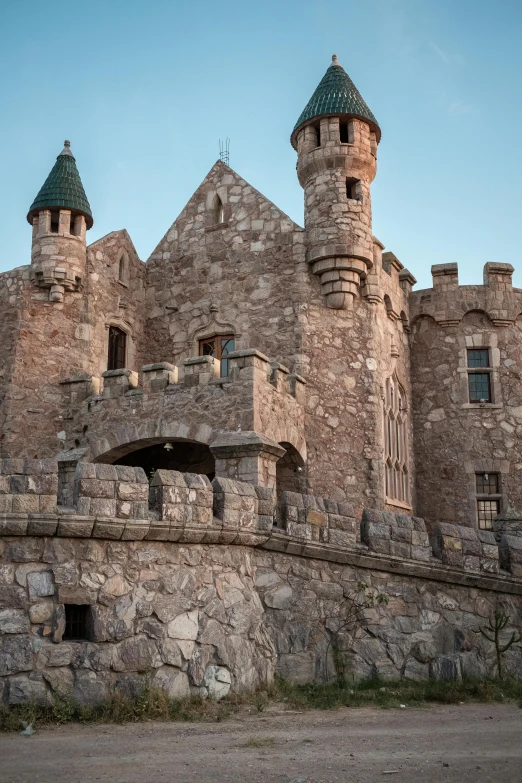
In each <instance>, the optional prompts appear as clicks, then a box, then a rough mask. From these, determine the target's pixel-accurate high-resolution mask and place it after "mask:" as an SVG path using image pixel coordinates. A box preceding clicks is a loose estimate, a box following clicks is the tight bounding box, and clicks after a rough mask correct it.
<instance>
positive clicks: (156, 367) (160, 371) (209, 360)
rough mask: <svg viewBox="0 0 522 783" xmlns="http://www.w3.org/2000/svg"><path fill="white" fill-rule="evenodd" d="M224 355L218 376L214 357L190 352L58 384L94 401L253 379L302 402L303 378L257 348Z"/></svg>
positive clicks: (76, 397)
mask: <svg viewBox="0 0 522 783" xmlns="http://www.w3.org/2000/svg"><path fill="white" fill-rule="evenodd" d="M227 359H228V361H229V366H230V372H229V374H228V375H227V376H225V377H221V376H220V362H219V361H218V360H217V359H214V358H213V357H212V356H194V357H191V358H189V359H185V360H184V361H183V363H182V364H181V365H180V366H176V365H173V364H170V363H168V362H156V363H154V364H145V365H144V366H143V367H142V368H141V373H138V372H136V371H134V370H130V369H127V368H124V369H120V370H107V371H105V372H104V373H102V375H101V378H99V377H96V376H89V375H75V376H71V377H69V378H65V379H64V380H63V381H62V385H63V386H64V390H65V393H66V395H67V397H68V400H69V401H70V402H73V403H79V402H81V401H83V400H85V399H87V398H88V397H89V398H92V399H91V402H92V403H96V402H99V401H101V400H108V399H116V398H118V397H122V396H123V395H126V394H132V395H133V396H135V395H137V394H159V393H161V392H166V393H171V394H175V393H176V391H177V390H178V389H179V388H185V389H186V388H189V389H190V388H192V387H194V386H206V385H208V384H214V385H220V386H224V385H228V384H234V383H237V382H241V381H246V380H250V381H253V380H256V381H259V382H266V383H268V384H270V385H271V386H272V387H273V388H274V389H275V390H277V392H278V393H279V394H289V395H290V396H292V397H294V398H295V399H296V401H297V402H298V403H299V404H302V403H303V402H304V387H305V384H306V381H305V379H304V378H302V377H301V376H300V375H297V374H295V373H291V372H290V371H289V369H288V368H287V367H285V366H284V365H282V364H279V362H276V361H273V360H271V359H269V358H268V356H265V355H264V354H262V353H261V352H260V351H257V350H255V349H253V348H247V349H244V350H241V351H234V352H233V353H230V354H229V355H228V357H227ZM140 381H141V383H140Z"/></svg>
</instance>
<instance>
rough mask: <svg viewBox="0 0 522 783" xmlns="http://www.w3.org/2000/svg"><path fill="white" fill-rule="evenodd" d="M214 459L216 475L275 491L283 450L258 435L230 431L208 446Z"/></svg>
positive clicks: (273, 442) (271, 441)
mask: <svg viewBox="0 0 522 783" xmlns="http://www.w3.org/2000/svg"><path fill="white" fill-rule="evenodd" d="M210 451H211V452H212V454H213V455H214V458H215V460H216V476H220V477H223V478H230V479H236V480H239V481H246V482H248V483H250V484H254V486H259V487H268V488H274V487H275V485H276V463H277V461H278V460H279V459H281V457H282V456H283V454H284V453H285V449H284V448H283V447H282V446H280V445H279V444H278V443H276V442H275V441H273V440H270V438H265V437H264V436H263V435H259V434H258V433H257V432H229V433H223V434H222V435H220V436H218V438H217V439H216V440H215V441H214V443H212V444H211V446H210Z"/></svg>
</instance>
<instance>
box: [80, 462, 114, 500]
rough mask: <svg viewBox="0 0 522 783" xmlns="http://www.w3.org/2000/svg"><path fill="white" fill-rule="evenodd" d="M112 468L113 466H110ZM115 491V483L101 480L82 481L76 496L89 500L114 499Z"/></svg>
mask: <svg viewBox="0 0 522 783" xmlns="http://www.w3.org/2000/svg"><path fill="white" fill-rule="evenodd" d="M109 467H112V466H109ZM114 490H115V482H114V481H102V480H100V479H80V480H79V481H78V487H77V491H75V495H77V496H78V497H82V496H83V497H88V498H113V497H114Z"/></svg>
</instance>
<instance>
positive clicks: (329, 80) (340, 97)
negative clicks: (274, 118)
mask: <svg viewBox="0 0 522 783" xmlns="http://www.w3.org/2000/svg"><path fill="white" fill-rule="evenodd" d="M332 114H343V115H345V116H348V117H357V118H359V119H361V120H366V122H368V123H369V125H370V126H371V128H372V130H375V132H376V134H377V140H380V137H381V130H380V128H379V124H378V122H377V120H376V119H375V117H374V116H373V114H372V112H371V111H370V109H369V108H368V106H367V104H366V103H365V101H364V100H363V98H362V96H361V93H360V92H359V90H358V89H357V87H356V86H355V84H354V83H353V82H352V80H351V79H350V77H349V76H348V74H347V73H346V71H345V70H344V68H343V67H342V65H339V62H338V61H337V56H336V55H335V54H334V56H333V57H332V64H331V65H330V67H329V68H328V70H327V71H326V73H325V75H324V76H323V78H322V79H321V81H320V82H319V84H318V85H317V88H316V90H315V92H314V94H313V95H312V97H311V98H310V100H309V101H308V103H307V104H306V106H305V108H304V109H303V111H302V113H301V116H300V117H299V119H298V120H297V122H296V124H295V126H294V130H293V131H292V144H293V146H294V147H295V146H296V131H297V130H298V129H299V128H300V127H301V125H303V124H304V123H305V122H308V121H309V120H311V119H313V118H314V117H325V116H328V115H332Z"/></svg>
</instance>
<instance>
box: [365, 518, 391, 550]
mask: <svg viewBox="0 0 522 783" xmlns="http://www.w3.org/2000/svg"><path fill="white" fill-rule="evenodd" d="M370 538H372V539H375V538H383V539H385V540H389V539H390V538H391V533H390V528H389V525H387V524H384V523H382V522H369V521H368V520H367V519H364V518H363V521H362V523H361V539H362V540H363V541H364V543H365V544H367V543H368V541H369V539H370Z"/></svg>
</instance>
